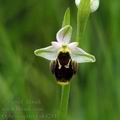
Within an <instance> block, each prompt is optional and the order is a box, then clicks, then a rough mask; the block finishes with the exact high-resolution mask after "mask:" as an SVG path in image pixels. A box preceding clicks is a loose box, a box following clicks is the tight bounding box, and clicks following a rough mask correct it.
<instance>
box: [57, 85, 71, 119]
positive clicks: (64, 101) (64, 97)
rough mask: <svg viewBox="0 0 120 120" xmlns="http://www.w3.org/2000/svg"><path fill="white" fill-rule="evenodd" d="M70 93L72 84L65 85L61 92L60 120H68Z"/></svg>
mask: <svg viewBox="0 0 120 120" xmlns="http://www.w3.org/2000/svg"><path fill="white" fill-rule="evenodd" d="M69 92H70V84H68V85H63V86H62V91H61V104H60V111H59V114H58V120H67V112H68V101H69Z"/></svg>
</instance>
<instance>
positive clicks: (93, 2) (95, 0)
mask: <svg viewBox="0 0 120 120" xmlns="http://www.w3.org/2000/svg"><path fill="white" fill-rule="evenodd" d="M80 2H81V0H75V4H76V6H77V7H78V6H79V4H80ZM99 3H100V0H90V10H91V12H95V11H96V10H97V9H98V7H99Z"/></svg>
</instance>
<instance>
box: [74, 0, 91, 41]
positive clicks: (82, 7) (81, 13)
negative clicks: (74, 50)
mask: <svg viewBox="0 0 120 120" xmlns="http://www.w3.org/2000/svg"><path fill="white" fill-rule="evenodd" d="M89 14H90V0H81V3H80V4H79V6H78V12H77V35H76V41H77V42H79V41H80V40H81V39H82V37H83V33H84V30H85V27H86V24H87V21H88V17H89Z"/></svg>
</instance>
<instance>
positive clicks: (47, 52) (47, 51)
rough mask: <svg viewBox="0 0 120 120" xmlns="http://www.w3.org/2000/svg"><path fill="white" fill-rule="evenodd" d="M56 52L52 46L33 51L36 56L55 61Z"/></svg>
mask: <svg viewBox="0 0 120 120" xmlns="http://www.w3.org/2000/svg"><path fill="white" fill-rule="evenodd" d="M57 50H58V49H56V48H54V47H53V46H48V47H46V48H41V49H37V50H35V51H34V53H35V55H36V56H40V57H43V58H45V59H48V60H56V58H57Z"/></svg>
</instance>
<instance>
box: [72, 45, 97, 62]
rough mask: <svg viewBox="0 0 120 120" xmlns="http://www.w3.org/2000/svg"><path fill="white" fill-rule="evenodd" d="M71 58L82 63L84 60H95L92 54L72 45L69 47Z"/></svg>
mask: <svg viewBox="0 0 120 120" xmlns="http://www.w3.org/2000/svg"><path fill="white" fill-rule="evenodd" d="M71 58H72V60H73V61H76V62H77V63H84V62H95V61H96V59H95V57H94V56H93V55H90V54H89V53H87V52H85V51H84V50H82V49H81V48H78V47H74V48H72V49H71Z"/></svg>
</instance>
